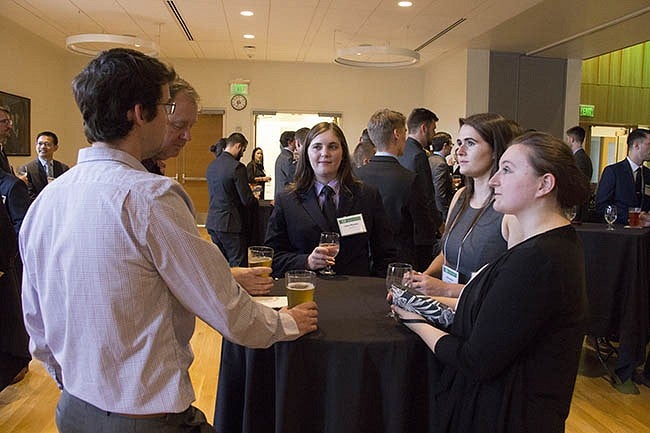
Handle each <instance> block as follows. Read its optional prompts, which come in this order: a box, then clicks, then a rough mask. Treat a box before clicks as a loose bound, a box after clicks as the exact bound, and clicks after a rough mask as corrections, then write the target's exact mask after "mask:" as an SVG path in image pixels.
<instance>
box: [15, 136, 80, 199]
mask: <svg viewBox="0 0 650 433" xmlns="http://www.w3.org/2000/svg"><path fill="white" fill-rule="evenodd" d="M58 149H59V137H57V136H56V134H55V133H54V132H52V131H43V132H41V133H39V134H38V135H37V136H36V155H38V158H36V159H35V160H33V161H30V162H28V163H27V164H25V165H23V166H22V167H20V168H19V169H18V173H25V174H26V175H27V189H28V190H29V196H30V197H31V198H32V200H33V199H35V198H36V196H37V195H38V194H39V193H40V192H41V191H43V188H45V187H46V186H47V184H48V183H50V182H51V181H52V180H54V179H55V178H57V177H59V176H61V175H62V174H63V173H65V172H66V171H68V169H69V168H70V167H68V166H67V165H65V164H64V163H62V162H60V161H57V160H55V159H54V152H56V151H57V150H58Z"/></svg>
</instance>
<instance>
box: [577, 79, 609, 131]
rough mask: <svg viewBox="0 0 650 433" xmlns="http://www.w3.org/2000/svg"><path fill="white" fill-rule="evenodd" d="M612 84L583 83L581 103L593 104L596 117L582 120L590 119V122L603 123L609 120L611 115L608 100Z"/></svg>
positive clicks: (587, 119) (587, 118)
mask: <svg viewBox="0 0 650 433" xmlns="http://www.w3.org/2000/svg"><path fill="white" fill-rule="evenodd" d="M609 88H610V86H603V85H598V84H582V86H581V87H580V89H581V90H580V103H581V104H589V105H593V106H595V107H596V108H595V109H594V117H585V118H581V120H584V121H588V122H589V123H602V122H607V118H608V115H609V112H608V109H607V106H608V105H607V100H608V97H609Z"/></svg>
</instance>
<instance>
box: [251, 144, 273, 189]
mask: <svg viewBox="0 0 650 433" xmlns="http://www.w3.org/2000/svg"><path fill="white" fill-rule="evenodd" d="M246 175H247V176H248V183H249V184H251V185H253V187H254V188H255V187H259V190H258V191H259V197H260V198H264V186H265V185H266V182H268V181H270V180H271V177H270V176H267V175H266V171H265V170H264V151H263V150H262V148H261V147H256V148H255V149H253V154H252V155H251V161H250V162H249V163H248V165H247V166H246Z"/></svg>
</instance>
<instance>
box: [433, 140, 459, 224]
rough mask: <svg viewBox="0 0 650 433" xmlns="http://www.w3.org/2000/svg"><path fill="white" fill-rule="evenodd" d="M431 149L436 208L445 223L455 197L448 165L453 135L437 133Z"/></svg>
mask: <svg viewBox="0 0 650 433" xmlns="http://www.w3.org/2000/svg"><path fill="white" fill-rule="evenodd" d="M431 147H432V148H433V153H432V154H431V156H430V157H429V167H431V177H432V178H433V189H434V193H435V197H436V207H437V208H438V211H439V212H440V216H441V217H442V220H443V221H445V220H447V213H448V212H449V203H451V198H452V197H453V196H454V188H453V180H452V178H451V168H450V167H449V165H448V164H447V155H449V154H450V153H451V135H449V134H447V133H446V132H438V133H436V135H434V136H433V139H432V140H431Z"/></svg>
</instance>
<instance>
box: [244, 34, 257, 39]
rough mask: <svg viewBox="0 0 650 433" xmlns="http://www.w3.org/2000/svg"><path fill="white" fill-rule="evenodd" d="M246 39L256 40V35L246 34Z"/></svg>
mask: <svg viewBox="0 0 650 433" xmlns="http://www.w3.org/2000/svg"><path fill="white" fill-rule="evenodd" d="M244 39H255V35H249V34H246V35H244Z"/></svg>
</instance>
